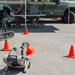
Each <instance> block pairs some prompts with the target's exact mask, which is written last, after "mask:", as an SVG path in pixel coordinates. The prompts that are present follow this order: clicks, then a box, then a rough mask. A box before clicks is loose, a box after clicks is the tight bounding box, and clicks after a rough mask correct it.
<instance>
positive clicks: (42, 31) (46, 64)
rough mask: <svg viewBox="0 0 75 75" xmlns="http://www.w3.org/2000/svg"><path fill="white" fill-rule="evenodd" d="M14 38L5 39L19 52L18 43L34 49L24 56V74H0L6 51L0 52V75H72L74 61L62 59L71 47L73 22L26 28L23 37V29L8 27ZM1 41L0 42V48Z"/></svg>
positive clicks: (74, 73) (18, 71)
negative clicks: (25, 43)
mask: <svg viewBox="0 0 75 75" xmlns="http://www.w3.org/2000/svg"><path fill="white" fill-rule="evenodd" d="M8 30H11V31H12V30H13V31H14V32H15V36H14V37H13V38H12V39H8V42H9V44H10V46H11V48H13V47H17V48H18V49H19V50H20V46H21V44H22V42H25V41H26V42H29V43H30V45H31V46H32V47H33V48H34V49H35V54H33V55H30V56H26V57H27V58H29V60H30V62H31V66H30V69H29V70H28V71H27V73H26V74H23V73H22V70H21V69H12V70H10V71H8V72H4V67H5V66H6V64H5V63H4V62H3V58H4V56H5V55H7V54H8V53H9V51H1V50H0V75H75V58H68V57H65V56H67V55H68V54H69V51H70V47H71V45H73V46H74V47H75V23H74V24H64V23H62V22H57V21H51V22H50V23H48V22H47V23H45V24H43V25H41V26H39V27H38V28H33V26H28V30H29V34H28V35H24V34H23V30H24V28H10V29H8ZM4 42H5V41H0V49H2V48H3V47H4Z"/></svg>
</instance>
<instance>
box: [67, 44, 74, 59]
mask: <svg viewBox="0 0 75 75" xmlns="http://www.w3.org/2000/svg"><path fill="white" fill-rule="evenodd" d="M68 57H70V58H72V57H75V52H74V47H73V45H71V47H70V51H69V54H68Z"/></svg>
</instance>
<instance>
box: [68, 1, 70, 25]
mask: <svg viewBox="0 0 75 75" xmlns="http://www.w3.org/2000/svg"><path fill="white" fill-rule="evenodd" d="M69 20H70V0H68V24H69V23H70V21H69Z"/></svg>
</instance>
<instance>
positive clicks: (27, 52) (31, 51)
mask: <svg viewBox="0 0 75 75" xmlns="http://www.w3.org/2000/svg"><path fill="white" fill-rule="evenodd" d="M34 53H35V50H34V48H32V47H31V46H30V45H28V46H27V50H26V55H31V54H34Z"/></svg>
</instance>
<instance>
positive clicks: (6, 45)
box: [2, 40, 11, 51]
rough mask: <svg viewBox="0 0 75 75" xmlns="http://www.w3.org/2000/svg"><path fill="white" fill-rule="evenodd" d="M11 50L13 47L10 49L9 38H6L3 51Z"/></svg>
mask: <svg viewBox="0 0 75 75" xmlns="http://www.w3.org/2000/svg"><path fill="white" fill-rule="evenodd" d="M9 50H11V49H10V45H9V43H8V42H7V40H5V43H4V48H3V49H2V51H9Z"/></svg>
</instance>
